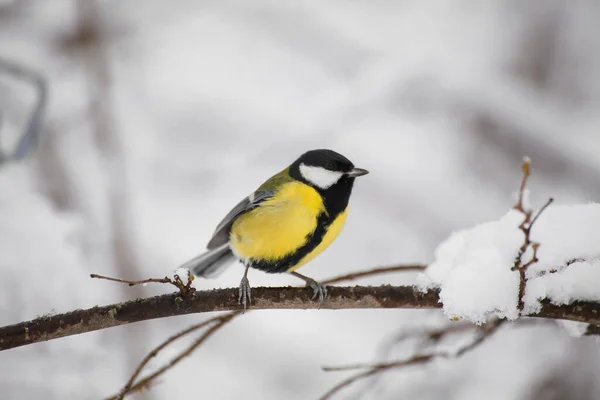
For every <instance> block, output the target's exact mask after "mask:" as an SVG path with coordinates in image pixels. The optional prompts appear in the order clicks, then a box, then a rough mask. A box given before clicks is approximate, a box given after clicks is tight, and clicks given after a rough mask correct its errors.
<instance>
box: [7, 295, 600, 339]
mask: <svg viewBox="0 0 600 400" xmlns="http://www.w3.org/2000/svg"><path fill="white" fill-rule="evenodd" d="M327 293H328V297H327V299H326V300H325V303H324V304H323V306H322V308H323V309H331V310H341V309H358V308H394V309H401V308H441V306H442V304H441V303H440V302H439V296H438V292H437V291H435V290H431V291H428V292H426V293H422V292H420V291H419V290H418V289H417V288H414V287H412V286H390V285H384V286H378V287H371V286H354V287H340V286H330V287H328V291H327ZM312 294H313V293H312V291H310V290H308V289H306V288H304V287H257V288H253V289H252V295H253V296H252V299H253V302H252V303H253V304H252V305H251V306H250V307H249V309H251V310H252V309H254V310H268V309H316V308H317V307H318V302H315V301H313V300H312V299H311V298H312ZM238 295H239V292H238V288H229V289H215V290H206V291H198V292H196V293H195V294H194V296H193V297H184V296H181V294H180V293H179V292H177V293H172V294H165V295H160V296H155V297H150V298H144V299H137V300H133V301H128V302H124V303H118V304H112V305H108V306H103V307H93V308H89V309H87V310H75V311H72V312H68V313H64V314H57V315H49V316H42V317H39V318H37V319H34V320H32V321H27V322H21V323H19V324H15V325H9V326H5V327H1V328H0V351H2V350H8V349H12V348H15V347H20V346H25V345H29V344H32V343H38V342H43V341H48V340H53V339H58V338H61V337H66V336H71V335H77V334H81V333H86V332H93V331H97V330H100V329H106V328H111V327H114V326H120V325H125V324H129V323H132V322H139V321H146V320H151V319H157V318H165V317H172V316H176V315H186V314H194V313H204V312H211V311H230V310H237V309H239V304H238ZM530 316H531V317H541V318H553V319H566V320H571V321H579V322H588V323H591V324H594V325H599V324H600V303H597V302H574V303H573V304H570V305H566V306H556V305H553V304H551V303H550V302H549V301H543V302H542V309H541V311H540V312H539V313H538V314H535V315H530Z"/></svg>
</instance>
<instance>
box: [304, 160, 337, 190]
mask: <svg viewBox="0 0 600 400" xmlns="http://www.w3.org/2000/svg"><path fill="white" fill-rule="evenodd" d="M300 174H301V175H302V177H303V178H304V179H306V180H307V181H308V182H310V183H312V184H313V185H315V186H317V187H319V188H321V189H327V188H329V187H330V186H331V185H333V184H335V183H337V181H339V180H340V178H341V177H342V175H344V173H343V172H338V171H329V170H327V169H325V168H322V167H314V166H310V165H305V164H300Z"/></svg>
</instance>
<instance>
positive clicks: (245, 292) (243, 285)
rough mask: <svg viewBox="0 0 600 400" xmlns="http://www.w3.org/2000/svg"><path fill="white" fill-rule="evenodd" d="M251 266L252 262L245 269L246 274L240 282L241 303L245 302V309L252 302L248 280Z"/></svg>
mask: <svg viewBox="0 0 600 400" xmlns="http://www.w3.org/2000/svg"><path fill="white" fill-rule="evenodd" d="M249 268H250V264H248V265H246V270H245V271H244V276H243V277H242V281H241V282H240V299H239V302H240V304H243V306H244V311H246V306H247V305H248V304H250V300H251V298H250V282H249V281H248V269H249Z"/></svg>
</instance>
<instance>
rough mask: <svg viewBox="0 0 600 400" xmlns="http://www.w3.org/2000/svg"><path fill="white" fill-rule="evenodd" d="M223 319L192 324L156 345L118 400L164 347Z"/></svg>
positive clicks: (220, 316)
mask: <svg viewBox="0 0 600 400" xmlns="http://www.w3.org/2000/svg"><path fill="white" fill-rule="evenodd" d="M222 319H223V316H222V315H219V316H217V317H214V318H211V319H209V320H207V321H204V322H201V323H199V324H194V325H192V326H190V327H188V328H186V329H184V330H183V331H181V332H179V333H177V334H175V335H173V336H171V337H169V338H168V339H167V340H165V341H163V342H162V343H161V344H160V345H158V346H157V347H155V348H154V349H153V350H152V351H151V352H150V353H148V355H146V357H144V359H143V360H142V361H141V362H140V364H139V365H138V367H137V368H136V370H135V371H134V373H133V374H132V375H131V378H130V379H129V381H127V383H126V384H125V386H124V387H123V389H121V391H120V392H119V396H118V398H117V399H118V400H122V399H123V397H124V396H125V395H126V394H127V393H128V392H129V390H130V389H131V387H132V386H133V384H134V382H135V380H136V379H137V377H138V376H139V375H140V373H141V372H142V370H143V369H144V367H145V366H146V364H148V363H149V362H150V360H151V359H152V358H154V357H156V356H157V355H158V353H159V352H160V351H162V350H163V349H164V348H165V347H167V346H168V345H169V344H171V343H173V342H174V341H176V340H177V339H180V338H182V337H184V336H186V335H188V334H190V333H192V332H195V331H197V330H198V329H201V328H204V327H205V326H207V325H210V324H212V323H214V322H217V321H220V320H222Z"/></svg>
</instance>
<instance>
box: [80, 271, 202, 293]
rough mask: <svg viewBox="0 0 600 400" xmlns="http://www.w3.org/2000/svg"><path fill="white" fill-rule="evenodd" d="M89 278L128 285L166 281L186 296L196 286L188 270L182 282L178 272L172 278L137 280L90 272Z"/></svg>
mask: <svg viewBox="0 0 600 400" xmlns="http://www.w3.org/2000/svg"><path fill="white" fill-rule="evenodd" d="M90 278H95V279H104V280H107V281H111V282H119V283H126V284H128V285H129V286H135V285H143V284H146V283H168V284H171V285H173V286H175V287H176V288H177V289H179V292H180V293H181V294H182V295H184V296H188V297H189V296H192V295H193V294H194V293H195V292H196V288H194V287H192V282H193V281H194V275H192V273H191V272H190V271H187V283H184V282H183V281H182V280H181V278H180V277H179V275H178V274H175V275H173V279H171V278H169V277H168V276H165V277H164V278H148V279H142V280H139V281H132V280H127V279H121V278H112V277H109V276H104V275H98V274H90Z"/></svg>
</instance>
